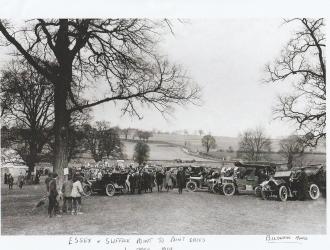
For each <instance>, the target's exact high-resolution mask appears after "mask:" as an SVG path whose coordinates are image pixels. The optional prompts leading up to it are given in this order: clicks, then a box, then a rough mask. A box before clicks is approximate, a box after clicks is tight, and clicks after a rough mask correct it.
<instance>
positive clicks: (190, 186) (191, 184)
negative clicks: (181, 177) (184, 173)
mask: <svg viewBox="0 0 330 250" xmlns="http://www.w3.org/2000/svg"><path fill="white" fill-rule="evenodd" d="M186 188H187V190H188V191H190V192H195V191H196V190H197V184H196V183H195V182H193V181H189V182H188V183H187V185H186Z"/></svg>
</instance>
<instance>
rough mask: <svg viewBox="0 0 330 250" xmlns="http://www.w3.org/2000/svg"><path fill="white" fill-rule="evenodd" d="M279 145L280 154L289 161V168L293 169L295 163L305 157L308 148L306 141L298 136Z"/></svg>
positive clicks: (293, 136) (290, 137)
mask: <svg viewBox="0 0 330 250" xmlns="http://www.w3.org/2000/svg"><path fill="white" fill-rule="evenodd" d="M279 145H280V151H279V153H280V154H281V155H283V156H284V157H285V158H286V159H287V162H288V168H292V166H293V164H294V162H295V161H296V160H297V159H298V158H300V157H301V156H302V155H303V153H304V150H305V148H306V145H305V143H304V139H303V138H302V137H300V136H297V135H291V136H288V137H287V138H285V139H282V140H280V143H279Z"/></svg>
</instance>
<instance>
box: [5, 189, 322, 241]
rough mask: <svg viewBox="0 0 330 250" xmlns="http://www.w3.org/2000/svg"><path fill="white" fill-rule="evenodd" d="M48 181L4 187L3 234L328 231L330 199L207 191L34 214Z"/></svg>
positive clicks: (95, 201)
mask: <svg viewBox="0 0 330 250" xmlns="http://www.w3.org/2000/svg"><path fill="white" fill-rule="evenodd" d="M44 189H45V187H44V185H38V186H24V188H23V189H22V190H20V189H18V188H17V186H15V187H14V189H13V190H8V187H7V186H4V185H3V186H2V187H1V233H2V235H48V234H51V235H61V234H81V235H82V234H85V235H86V234H101V235H105V234H107V235H113V234H116V235H117V234H212V235H214V234H218V235H226V234H227V235H228V234H261V235H266V234H325V233H326V200H325V199H324V198H320V199H319V200H317V201H287V202H278V201H263V200H260V199H259V198H256V197H255V196H253V195H236V196H233V197H226V196H223V195H216V194H211V193H208V192H205V191H200V192H195V193H189V192H186V191H184V193H183V194H182V195H179V194H178V193H177V190H172V191H170V192H168V193H166V192H162V193H157V192H153V193H146V194H141V195H138V194H135V195H116V196H114V197H107V196H103V195H94V196H91V197H86V198H83V201H82V202H83V208H82V211H83V212H84V214H83V215H77V216H72V215H63V216H62V217H60V218H59V217H53V218H48V217H47V211H46V206H44V207H41V208H39V209H38V210H36V211H34V212H32V208H33V206H34V205H35V204H36V202H37V201H38V200H39V199H40V198H41V197H42V196H43V195H44V192H45V191H44Z"/></svg>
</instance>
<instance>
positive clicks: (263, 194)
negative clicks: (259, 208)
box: [260, 187, 270, 200]
mask: <svg viewBox="0 0 330 250" xmlns="http://www.w3.org/2000/svg"><path fill="white" fill-rule="evenodd" d="M260 196H261V199H263V200H268V199H269V197H270V193H269V192H268V191H267V190H266V188H265V187H262V188H261V191H260Z"/></svg>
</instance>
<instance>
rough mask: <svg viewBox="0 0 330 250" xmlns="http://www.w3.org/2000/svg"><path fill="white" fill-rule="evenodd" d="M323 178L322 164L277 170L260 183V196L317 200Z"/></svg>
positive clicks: (264, 197) (322, 186)
mask: <svg viewBox="0 0 330 250" xmlns="http://www.w3.org/2000/svg"><path fill="white" fill-rule="evenodd" d="M303 171H304V173H305V174H303ZM325 178H326V177H325V171H324V166H323V165H310V166H305V167H302V168H293V169H290V170H286V171H277V172H276V173H275V175H274V176H273V177H271V178H270V179H269V180H268V181H264V182H263V183H261V185H260V186H261V197H262V199H264V200H267V199H270V198H271V197H276V198H277V199H278V200H279V201H286V200H287V199H288V198H292V199H300V200H303V199H305V198H308V199H311V200H317V199H318V198H319V197H320V193H321V192H320V189H322V190H325V185H326V184H325Z"/></svg>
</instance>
